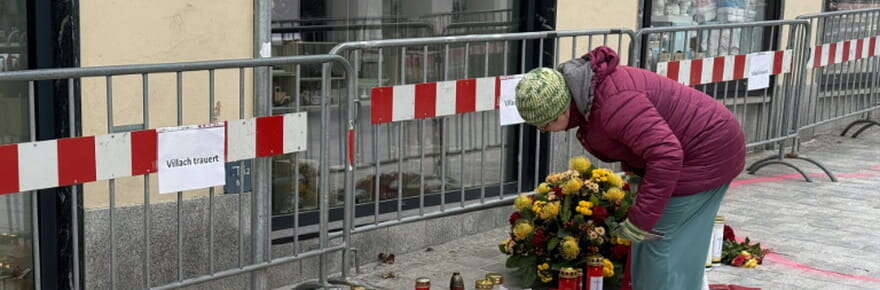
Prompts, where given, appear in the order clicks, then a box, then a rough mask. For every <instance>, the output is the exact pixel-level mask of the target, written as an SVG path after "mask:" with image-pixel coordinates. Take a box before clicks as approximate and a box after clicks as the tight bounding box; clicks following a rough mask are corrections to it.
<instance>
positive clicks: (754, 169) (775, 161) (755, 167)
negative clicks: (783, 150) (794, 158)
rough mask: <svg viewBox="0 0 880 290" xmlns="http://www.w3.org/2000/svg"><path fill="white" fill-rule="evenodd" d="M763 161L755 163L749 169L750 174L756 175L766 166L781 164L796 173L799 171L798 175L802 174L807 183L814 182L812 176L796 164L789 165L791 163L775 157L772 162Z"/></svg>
mask: <svg viewBox="0 0 880 290" xmlns="http://www.w3.org/2000/svg"><path fill="white" fill-rule="evenodd" d="M799 159H800V158H799ZM762 161H763V162H760V163H755V164H754V165H752V166H751V167H750V168H749V169H750V170H749V174H755V172H758V170H761V168H764V167H765V166H768V165H775V164H779V165H785V166H788V167H790V168H791V169H794V170H795V171H797V172H798V173H800V174H801V176H803V177H804V181H806V182H813V179H812V178H810V176H809V175H807V173H806V172H804V171H803V170H801V169H800V168H798V167H797V166H795V165H794V164H791V163H789V162H786V161H784V160H782V159H779V158H776V157H774V158H772V159H771V160H762Z"/></svg>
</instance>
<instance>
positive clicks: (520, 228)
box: [513, 223, 532, 240]
mask: <svg viewBox="0 0 880 290" xmlns="http://www.w3.org/2000/svg"><path fill="white" fill-rule="evenodd" d="M531 233H532V225H531V224H529V223H518V224H516V226H514V227H513V237H514V238H516V239H517V240H524V239H526V238H528V237H529V234H531Z"/></svg>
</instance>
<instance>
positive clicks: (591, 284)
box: [584, 256, 604, 290]
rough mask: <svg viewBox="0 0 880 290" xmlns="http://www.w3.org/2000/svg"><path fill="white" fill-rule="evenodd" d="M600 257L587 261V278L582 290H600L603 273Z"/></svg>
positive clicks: (593, 257) (590, 258)
mask: <svg viewBox="0 0 880 290" xmlns="http://www.w3.org/2000/svg"><path fill="white" fill-rule="evenodd" d="M603 266H604V264H603V263H602V257H601V256H592V257H589V258H588V260H587V276H586V279H585V280H586V283H585V286H586V287H585V288H584V290H602V287H603V285H602V282H603V280H602V279H604V278H603V275H602V274H603V272H602V267H603Z"/></svg>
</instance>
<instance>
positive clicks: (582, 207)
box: [574, 200, 593, 216]
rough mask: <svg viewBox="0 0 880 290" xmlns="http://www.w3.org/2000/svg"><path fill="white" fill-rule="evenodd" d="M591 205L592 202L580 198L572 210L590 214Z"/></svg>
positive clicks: (591, 213) (591, 212)
mask: <svg viewBox="0 0 880 290" xmlns="http://www.w3.org/2000/svg"><path fill="white" fill-rule="evenodd" d="M592 207H593V203H592V202H589V201H585V200H582V201H579V202H578V206H577V207H576V208H575V209H574V210H575V211H576V212H578V213H579V214H582V215H586V216H590V215H593V211H592V210H591V208H592Z"/></svg>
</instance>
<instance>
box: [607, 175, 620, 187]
mask: <svg viewBox="0 0 880 290" xmlns="http://www.w3.org/2000/svg"><path fill="white" fill-rule="evenodd" d="M608 185H610V186H611V187H623V178H621V177H620V175H617V174H616V173H613V172H609V174H608Z"/></svg>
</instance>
